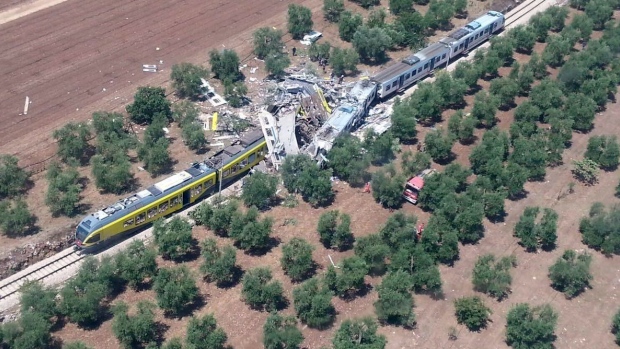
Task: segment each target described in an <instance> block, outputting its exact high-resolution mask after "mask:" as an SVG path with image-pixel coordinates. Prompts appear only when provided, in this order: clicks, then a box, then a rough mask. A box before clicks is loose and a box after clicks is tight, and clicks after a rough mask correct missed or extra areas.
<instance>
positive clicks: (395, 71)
mask: <svg viewBox="0 0 620 349" xmlns="http://www.w3.org/2000/svg"><path fill="white" fill-rule="evenodd" d="M409 69H411V65H410V64H407V63H403V62H397V63H394V64H392V65H390V66H389V67H386V68H385V69H383V70H382V71H380V72H378V73H377V74H376V75H375V76H373V77H372V80H373V81H376V82H377V83H379V84H383V83H385V82H387V81H389V80H391V79H393V78H394V77H396V76H399V75H402V74H403V73H404V72H406V71H407V70H409Z"/></svg>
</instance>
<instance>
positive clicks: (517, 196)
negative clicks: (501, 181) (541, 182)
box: [508, 189, 530, 202]
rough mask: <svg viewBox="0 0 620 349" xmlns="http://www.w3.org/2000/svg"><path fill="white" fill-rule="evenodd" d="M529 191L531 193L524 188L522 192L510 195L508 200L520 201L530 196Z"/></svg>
mask: <svg viewBox="0 0 620 349" xmlns="http://www.w3.org/2000/svg"><path fill="white" fill-rule="evenodd" d="M529 193H530V192H529V191H527V190H525V189H523V190H521V192H520V193H518V194H515V195H512V196H509V197H508V200H510V201H515V202H516V201H520V200H522V199H525V198H526V197H527V196H528V194H529Z"/></svg>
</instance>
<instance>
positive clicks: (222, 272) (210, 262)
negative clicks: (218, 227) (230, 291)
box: [200, 238, 239, 286]
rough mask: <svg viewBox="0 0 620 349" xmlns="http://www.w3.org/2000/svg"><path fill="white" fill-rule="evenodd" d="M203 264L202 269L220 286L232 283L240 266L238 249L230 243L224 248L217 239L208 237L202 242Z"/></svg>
mask: <svg viewBox="0 0 620 349" xmlns="http://www.w3.org/2000/svg"><path fill="white" fill-rule="evenodd" d="M201 247H202V257H203V264H202V265H201V266H200V271H201V272H202V273H203V274H204V275H205V276H206V277H207V278H208V279H209V280H211V281H215V282H216V283H217V285H218V286H227V285H231V284H232V283H234V282H235V280H236V279H237V274H238V270H239V267H237V265H236V262H237V251H236V250H235V249H234V248H233V247H232V246H230V245H227V246H224V247H222V248H220V247H218V246H217V241H216V240H215V239H213V238H208V239H206V240H204V241H203V242H202V246H201Z"/></svg>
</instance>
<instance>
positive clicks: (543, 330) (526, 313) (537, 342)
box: [506, 303, 558, 348]
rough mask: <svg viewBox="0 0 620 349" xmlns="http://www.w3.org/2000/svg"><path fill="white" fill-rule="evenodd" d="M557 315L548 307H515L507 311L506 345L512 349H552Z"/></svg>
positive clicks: (519, 305)
mask: <svg viewBox="0 0 620 349" xmlns="http://www.w3.org/2000/svg"><path fill="white" fill-rule="evenodd" d="M557 320H558V314H557V313H556V312H555V311H554V310H553V308H551V306H550V305H548V304H545V305H543V306H539V307H534V308H530V306H529V304H527V303H521V304H517V305H515V306H514V307H513V308H512V309H510V311H508V316H507V324H506V343H507V344H508V345H510V346H511V347H513V348H553V342H554V341H555V337H556V336H555V334H554V331H555V326H556V324H557Z"/></svg>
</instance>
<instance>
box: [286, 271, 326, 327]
mask: <svg viewBox="0 0 620 349" xmlns="http://www.w3.org/2000/svg"><path fill="white" fill-rule="evenodd" d="M332 296H333V294H332V292H331V291H330V290H329V288H327V286H326V285H324V284H323V283H322V282H321V281H319V279H317V278H312V279H310V280H308V281H306V282H304V283H303V284H301V285H300V286H297V287H296V288H295V289H293V304H294V306H295V312H296V313H297V317H299V319H300V320H301V321H302V322H303V323H305V324H307V325H308V326H309V327H311V328H318V329H322V328H326V327H327V326H329V325H330V324H331V323H332V322H333V321H334V319H335V318H336V309H335V308H334V306H333V305H332Z"/></svg>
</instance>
